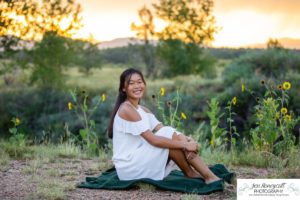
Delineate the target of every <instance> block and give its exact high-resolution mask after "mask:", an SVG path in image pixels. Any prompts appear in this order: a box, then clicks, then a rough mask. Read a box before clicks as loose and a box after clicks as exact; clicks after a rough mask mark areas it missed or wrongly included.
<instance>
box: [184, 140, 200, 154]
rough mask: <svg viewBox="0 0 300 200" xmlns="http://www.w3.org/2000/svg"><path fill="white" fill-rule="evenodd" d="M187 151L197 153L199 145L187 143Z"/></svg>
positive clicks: (192, 142)
mask: <svg viewBox="0 0 300 200" xmlns="http://www.w3.org/2000/svg"><path fill="white" fill-rule="evenodd" d="M185 150H187V151H194V152H197V151H198V144H197V143H196V142H194V141H191V142H187V143H185Z"/></svg>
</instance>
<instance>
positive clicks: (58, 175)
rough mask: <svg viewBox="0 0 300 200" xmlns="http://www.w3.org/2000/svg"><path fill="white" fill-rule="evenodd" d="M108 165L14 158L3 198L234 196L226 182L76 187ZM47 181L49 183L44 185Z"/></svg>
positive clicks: (0, 184) (258, 172)
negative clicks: (211, 186)
mask: <svg viewBox="0 0 300 200" xmlns="http://www.w3.org/2000/svg"><path fill="white" fill-rule="evenodd" d="M108 167H109V165H107V164H105V163H101V162H100V161H99V160H98V161H97V160H72V159H61V160H59V161H55V163H43V162H38V161H17V160H13V161H10V163H9V165H8V166H7V167H6V169H2V170H1V171H0V188H1V190H0V199H1V200H14V199H72V200H73V199H74V200H80V199H84V200H86V199H107V200H108V199H120V200H123V199H143V200H144V199H145V200H148V199H149V200H151V199H154V200H158V199H159V200H161V199H162V200H163V199H166V200H167V199H168V200H169V199H174V200H177V199H178V200H179V199H203V200H218V199H220V200H221V199H222V200H223V199H235V191H236V189H235V187H234V186H233V185H229V184H226V185H225V190H224V191H223V192H216V193H213V194H210V195H188V194H183V193H179V192H170V191H162V190H159V189H155V188H154V187H153V186H149V185H148V186H147V185H145V186H146V187H141V188H138V187H137V188H133V189H130V190H119V191H116V190H100V189H83V188H76V184H78V183H79V182H81V181H84V179H85V177H86V176H98V175H99V174H100V173H101V170H100V169H103V168H108ZM232 170H233V171H235V172H236V173H237V177H238V178H239V177H243V178H258V177H260V178H262V177H267V176H268V173H269V171H268V170H266V169H257V168H242V167H239V168H238V170H237V169H232ZM102 171H104V170H102ZM45 182H46V183H47V182H49V184H48V185H46V186H43V187H41V185H42V184H43V183H45ZM60 187H61V188H63V191H62V190H61V188H60ZM47 189H48V191H47ZM59 192H62V193H59ZM59 194H61V195H59Z"/></svg>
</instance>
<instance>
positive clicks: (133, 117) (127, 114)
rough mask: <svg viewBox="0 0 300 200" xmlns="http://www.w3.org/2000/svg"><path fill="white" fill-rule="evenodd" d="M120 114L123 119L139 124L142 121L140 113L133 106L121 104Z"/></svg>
mask: <svg viewBox="0 0 300 200" xmlns="http://www.w3.org/2000/svg"><path fill="white" fill-rule="evenodd" d="M118 114H119V116H120V117H121V118H122V119H125V120H127V121H131V122H137V121H140V120H141V119H142V118H141V116H140V115H139V113H138V112H137V111H136V110H135V109H134V108H133V107H132V106H131V105H129V104H127V103H123V104H121V106H120V108H119V111H118Z"/></svg>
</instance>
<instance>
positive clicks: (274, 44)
mask: <svg viewBox="0 0 300 200" xmlns="http://www.w3.org/2000/svg"><path fill="white" fill-rule="evenodd" d="M267 48H268V49H283V46H282V44H280V42H279V41H278V40H277V39H272V38H270V39H269V40H268V42H267Z"/></svg>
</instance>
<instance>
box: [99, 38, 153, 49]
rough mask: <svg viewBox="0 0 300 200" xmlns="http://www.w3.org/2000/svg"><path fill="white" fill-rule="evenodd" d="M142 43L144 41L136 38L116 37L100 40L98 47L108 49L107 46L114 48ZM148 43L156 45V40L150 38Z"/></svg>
mask: <svg viewBox="0 0 300 200" xmlns="http://www.w3.org/2000/svg"><path fill="white" fill-rule="evenodd" d="M143 43H144V41H143V40H141V39H138V38H116V39H113V40H111V41H104V42H100V44H99V45H98V48H99V49H109V48H116V47H124V46H127V45H129V44H143ZM150 43H151V44H154V45H156V44H157V41H155V40H151V41H150Z"/></svg>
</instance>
